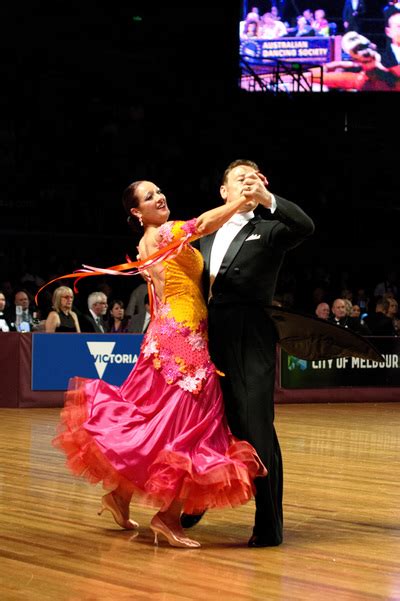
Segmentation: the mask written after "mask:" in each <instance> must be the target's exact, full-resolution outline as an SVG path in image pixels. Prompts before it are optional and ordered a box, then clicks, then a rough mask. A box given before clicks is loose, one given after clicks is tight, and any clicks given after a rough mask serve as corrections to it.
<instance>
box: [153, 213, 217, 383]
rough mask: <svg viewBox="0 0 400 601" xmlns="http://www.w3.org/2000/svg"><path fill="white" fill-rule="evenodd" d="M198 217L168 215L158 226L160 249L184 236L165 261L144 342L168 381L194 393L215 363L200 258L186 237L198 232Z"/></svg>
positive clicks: (189, 238) (193, 236) (201, 260)
mask: <svg viewBox="0 0 400 601" xmlns="http://www.w3.org/2000/svg"><path fill="white" fill-rule="evenodd" d="M195 232H196V220H195V219H192V220H191V221H186V222H185V221H170V222H168V223H166V224H164V225H163V226H161V228H160V230H159V233H160V236H161V241H160V245H159V246H160V249H162V248H163V247H164V246H167V245H168V244H170V243H171V242H174V241H176V240H178V239H182V242H183V244H182V245H181V246H180V247H179V248H180V250H179V252H178V253H177V254H176V255H174V256H172V257H170V258H168V259H167V260H165V261H164V262H163V265H164V269H165V272H164V275H165V286H164V291H163V296H162V298H161V299H158V298H156V296H155V294H154V292H153V293H152V301H153V302H152V305H153V315H152V318H151V322H150V326H149V329H148V330H147V334H146V337H145V339H144V342H143V346H142V352H143V353H144V356H145V357H150V356H152V357H153V364H154V367H155V368H156V369H158V370H160V371H161V372H162V374H163V375H164V377H165V380H166V382H167V383H168V384H177V385H178V386H180V387H181V388H182V389H184V390H188V391H190V392H193V393H198V392H200V390H201V389H202V386H203V383H204V380H205V379H206V378H207V377H208V375H209V374H210V373H211V372H215V371H216V369H215V366H214V364H213V363H212V362H211V359H210V355H209V352H208V335H207V307H206V304H205V301H204V296H203V292H202V285H201V276H202V272H203V258H202V256H201V254H200V252H199V251H198V250H197V249H195V248H193V247H192V246H191V245H190V243H189V241H191V240H193V239H194V238H196V237H197V236H196V233H195Z"/></svg>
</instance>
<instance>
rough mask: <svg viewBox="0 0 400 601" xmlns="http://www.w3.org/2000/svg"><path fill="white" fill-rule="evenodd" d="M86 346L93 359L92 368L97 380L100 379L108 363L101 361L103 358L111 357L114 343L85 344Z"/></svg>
mask: <svg viewBox="0 0 400 601" xmlns="http://www.w3.org/2000/svg"><path fill="white" fill-rule="evenodd" d="M86 344H87V345H88V347H89V351H90V354H91V355H93V357H94V366H95V368H96V370H97V373H98V374H99V378H102V377H103V374H104V372H105V371H106V367H107V365H108V363H109V361H103V358H105V357H109V356H110V355H111V353H112V352H113V349H114V346H115V342H86Z"/></svg>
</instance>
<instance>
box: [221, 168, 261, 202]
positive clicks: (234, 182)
mask: <svg viewBox="0 0 400 601" xmlns="http://www.w3.org/2000/svg"><path fill="white" fill-rule="evenodd" d="M248 173H256V171H255V170H254V169H253V168H252V167H249V166H248V165H239V166H238V167H235V168H234V169H232V171H231V172H230V173H229V175H228V179H227V180H226V182H225V183H224V184H223V185H222V186H221V188H220V193H221V196H222V198H223V199H224V201H225V202H226V203H229V202H234V201H235V200H238V199H239V198H240V197H241V196H242V192H243V188H244V184H243V182H244V179H245V177H246V175H247V174H248ZM256 206H257V202H256V201H255V200H249V202H248V203H247V204H246V205H245V206H244V207H243V208H242V209H241V210H240V212H241V213H246V212H247V211H253V210H254V209H255V208H256Z"/></svg>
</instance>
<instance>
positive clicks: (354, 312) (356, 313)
mask: <svg viewBox="0 0 400 601" xmlns="http://www.w3.org/2000/svg"><path fill="white" fill-rule="evenodd" d="M364 315H365V314H363V313H362V312H361V307H360V306H359V305H353V306H352V307H351V313H350V317H354V319H357V320H358V321H359V322H360V324H361V325H363V326H365V325H366V323H365V320H364ZM367 327H368V326H367ZM368 329H369V328H368Z"/></svg>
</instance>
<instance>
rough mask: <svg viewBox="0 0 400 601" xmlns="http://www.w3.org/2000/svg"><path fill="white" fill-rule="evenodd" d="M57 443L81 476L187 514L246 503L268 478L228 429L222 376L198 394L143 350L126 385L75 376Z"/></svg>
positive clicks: (246, 446)
mask: <svg viewBox="0 0 400 601" xmlns="http://www.w3.org/2000/svg"><path fill="white" fill-rule="evenodd" d="M53 444H54V446H56V447H57V448H60V449H62V450H63V451H64V453H65V454H66V456H67V464H68V466H69V468H70V470H71V471H72V472H73V473H74V474H75V475H78V476H83V477H85V478H86V479H87V480H88V481H89V482H91V483H93V484H97V483H99V482H102V483H103V486H104V488H105V489H106V490H114V489H115V488H117V487H121V488H122V489H124V490H126V491H130V492H133V493H135V494H136V495H139V496H140V497H141V499H142V500H144V501H145V502H146V503H148V504H150V505H152V506H155V507H158V508H160V509H161V510H165V509H166V508H167V507H168V506H169V505H170V503H171V501H173V500H174V499H176V500H179V501H181V502H182V503H183V510H184V511H185V512H186V513H201V512H202V511H204V510H205V509H210V508H223V507H235V506H238V505H242V504H244V503H246V502H247V501H249V500H250V499H251V498H252V496H253V494H254V483H253V480H254V478H255V477H256V476H265V475H266V469H265V467H264V466H263V464H262V463H261V461H260V459H259V457H258V455H257V453H256V452H255V450H254V448H253V447H252V446H251V445H250V444H249V443H247V442H245V441H239V440H237V439H235V438H234V437H233V436H232V434H231V433H230V431H229V428H228V426H227V423H226V419H225V415H224V409H223V399H222V393H221V388H220V384H219V380H218V376H217V375H216V374H212V375H211V376H210V377H208V378H207V380H206V381H205V382H204V387H203V389H202V390H201V392H200V393H199V394H192V393H191V392H188V391H185V390H183V389H182V388H180V387H179V386H178V385H177V384H167V383H166V382H165V380H164V378H163V376H162V374H160V372H159V371H157V370H156V369H155V368H154V367H153V363H152V360H151V358H149V359H146V358H144V357H143V355H141V356H140V357H139V360H138V362H137V364H136V366H135V368H134V369H133V370H132V372H131V373H130V375H129V376H128V378H127V379H126V381H125V382H124V383H123V385H122V386H121V387H117V386H112V385H110V384H107V383H106V382H104V381H103V380H89V379H83V378H72V379H71V380H70V384H69V388H68V391H67V392H66V394H65V406H64V409H63V410H62V412H61V422H60V424H59V430H58V434H57V436H56V437H55V438H54V440H53Z"/></svg>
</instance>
